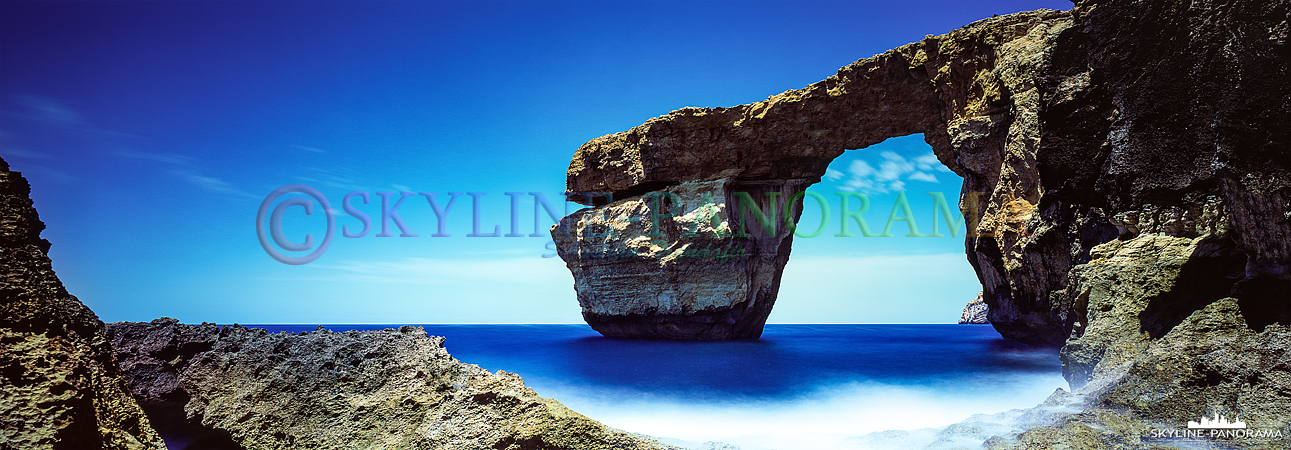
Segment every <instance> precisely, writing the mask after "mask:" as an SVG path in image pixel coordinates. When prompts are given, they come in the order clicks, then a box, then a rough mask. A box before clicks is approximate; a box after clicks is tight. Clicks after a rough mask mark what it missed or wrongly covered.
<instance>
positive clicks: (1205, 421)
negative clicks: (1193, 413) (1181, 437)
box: [1188, 413, 1246, 430]
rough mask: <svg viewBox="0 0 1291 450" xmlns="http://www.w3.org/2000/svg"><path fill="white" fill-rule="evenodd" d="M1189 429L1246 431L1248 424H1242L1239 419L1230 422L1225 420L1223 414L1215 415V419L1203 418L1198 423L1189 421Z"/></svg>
mask: <svg viewBox="0 0 1291 450" xmlns="http://www.w3.org/2000/svg"><path fill="white" fill-rule="evenodd" d="M1188 428H1192V429H1207V428H1223V429H1243V430H1245V429H1246V422H1242V421H1241V420H1238V419H1237V418H1234V419H1233V422H1229V421H1228V419H1227V418H1225V417H1224V415H1223V414H1220V413H1215V416H1214V417H1206V416H1201V420H1200V421H1198V422H1193V421H1191V420H1189V421H1188Z"/></svg>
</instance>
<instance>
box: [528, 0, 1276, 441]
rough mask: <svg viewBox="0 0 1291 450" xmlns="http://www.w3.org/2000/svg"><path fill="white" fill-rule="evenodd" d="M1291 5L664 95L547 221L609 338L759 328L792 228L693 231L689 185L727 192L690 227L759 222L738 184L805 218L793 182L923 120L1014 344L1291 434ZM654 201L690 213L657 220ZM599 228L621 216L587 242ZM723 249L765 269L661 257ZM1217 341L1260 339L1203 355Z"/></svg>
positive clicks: (584, 167) (1120, 392)
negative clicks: (760, 92)
mask: <svg viewBox="0 0 1291 450" xmlns="http://www.w3.org/2000/svg"><path fill="white" fill-rule="evenodd" d="M1289 9H1291V7H1289V5H1288V3H1286V2H1285V1H1280V0H1240V1H1235V2H1218V1H1210V0H1198V1H1183V0H1106V1H1096V0H1088V1H1081V2H1078V3H1077V5H1076V7H1075V8H1073V9H1072V10H1071V11H1068V12H1057V11H1037V12H1027V13H1018V14H1013V15H1008V16H1002V17H996V18H991V19H986V20H983V21H979V22H976V23H973V24H970V25H968V26H965V27H964V28H961V29H959V30H956V31H953V32H951V33H948V34H946V35H942V36H935V37H928V38H926V39H924V40H923V41H920V42H916V43H913V44H909V45H906V46H903V47H900V48H897V49H895V50H892V51H889V52H887V53H884V54H882V55H877V56H874V57H872V58H868V59H864V60H860V61H857V62H856V63H853V64H851V65H848V66H847V67H844V68H842V69H840V70H839V72H838V73H837V74H836V75H834V76H831V77H829V78H827V79H826V80H824V81H822V82H819V83H816V84H813V85H811V86H808V87H807V88H804V89H801V90H796V91H789V92H785V93H783V94H780V95H776V96H774V97H771V98H769V99H768V100H766V101H763V102H758V103H753V104H748V105H740V106H736V107H731V108H711V109H701V108H685V109H681V110H678V111H674V112H672V113H670V114H668V115H666V116H663V117H658V118H655V119H651V120H649V121H647V122H646V123H645V124H643V125H640V126H638V127H636V128H633V129H631V130H628V131H625V132H621V133H617V134H613V135H608V136H603V137H600V138H597V139H594V140H592V141H591V142H588V143H587V144H585V145H583V146H582V147H581V148H580V149H579V150H578V151H577V152H576V153H575V155H574V158H573V161H572V162H571V163H570V168H569V172H568V190H569V196H570V198H572V199H574V200H576V201H580V202H583V203H585V204H589V205H599V206H598V207H597V208H595V209H591V210H585V211H581V212H579V213H576V214H573V215H571V216H569V217H566V218H565V219H563V220H562V221H561V223H560V224H559V225H558V226H557V227H555V228H553V234H554V235H555V236H556V240H557V244H558V246H559V248H560V254H561V256H562V257H563V258H564V259H565V261H566V263H567V265H568V266H569V268H570V270H571V271H572V272H573V273H574V276H575V280H576V285H575V287H576V289H577V291H578V297H579V302H580V304H581V305H582V306H583V310H584V315H585V317H588V321H589V323H591V324H592V325H593V326H594V327H597V329H598V330H600V331H602V332H603V333H606V334H607V335H628V336H646V337H651V336H657V337H674V338H675V337H683V338H726V337H751V336H756V334H757V333H756V331H753V332H748V331H743V330H744V328H741V327H740V326H736V325H735V324H749V323H760V321H762V320H765V315H766V313H768V312H769V311H770V307H771V304H772V303H773V302H774V300H775V294H776V291H777V289H778V283H779V268H780V267H782V265H783V262H784V261H786V260H787V257H788V253H789V251H790V245H791V240H792V235H791V234H788V233H784V232H782V231H781V232H777V233H764V234H762V235H749V236H738V235H729V234H727V235H721V234H716V233H714V234H708V235H704V234H702V233H690V234H685V233H684V230H688V229H689V228H687V227H686V226H685V225H686V224H688V223H689V222H687V221H693V220H694V219H693V217H695V216H694V215H693V214H692V212H695V211H699V209H700V208H698V207H695V206H694V203H687V202H686V201H685V200H684V199H686V198H695V196H696V194H693V193H691V194H686V195H682V194H681V192H682V191H686V192H690V191H693V190H694V189H695V188H694V187H693V186H696V185H699V184H702V183H710V184H716V185H720V186H721V189H714V190H712V192H715V193H721V195H713V196H711V197H712V198H714V199H718V198H721V199H722V200H723V201H724V203H718V202H716V201H715V202H713V204H714V205H715V206H716V209H717V210H718V211H720V212H721V213H723V214H725V215H719V219H717V220H708V219H705V220H703V221H701V222H703V223H706V224H708V228H711V229H713V230H722V229H724V228H725V229H735V228H736V227H739V226H740V225H741V222H742V220H741V219H747V217H743V213H739V212H734V211H733V210H732V208H733V207H735V206H736V204H735V202H734V199H735V197H734V196H733V195H732V194H731V193H730V192H732V191H733V190H734V189H732V186H742V185H757V186H759V187H760V188H761V191H770V192H778V193H779V194H778V195H777V196H767V195H763V194H760V193H759V192H754V193H753V194H754V195H753V196H754V198H755V199H758V198H763V199H766V200H765V201H766V202H768V203H770V202H774V201H777V200H772V199H773V198H775V199H779V200H780V201H783V200H784V199H785V198H786V197H788V198H789V200H791V201H790V202H789V203H790V204H789V205H787V206H781V209H788V210H789V213H788V214H787V216H791V217H792V216H794V215H795V214H796V211H797V208H799V207H800V206H799V204H793V203H794V201H796V202H799V203H800V202H801V199H802V198H803V197H793V196H792V195H790V194H793V193H797V192H801V191H802V190H803V189H805V188H806V186H807V185H810V184H811V183H814V182H816V181H818V180H819V177H820V176H821V175H823V173H824V171H825V167H826V165H827V164H828V163H829V161H830V160H832V159H833V158H834V157H836V156H838V155H839V154H841V153H842V152H843V151H844V150H845V149H857V148H863V147H865V146H868V145H871V144H874V143H877V142H880V141H882V140H883V139H885V138H888V137H893V136H901V135H905V134H911V133H923V135H924V137H925V140H926V141H927V142H928V143H929V144H930V145H931V146H932V148H933V150H934V151H935V153H936V155H937V157H938V159H940V161H941V162H942V163H944V164H945V165H946V166H947V167H949V168H950V169H952V170H953V171H955V172H956V173H957V174H959V175H960V176H962V177H963V178H964V186H963V188H962V192H963V193H964V197H963V198H961V199H960V202H959V207H960V210H961V211H962V212H963V213H964V216H965V217H966V218H967V222H968V223H969V224H970V234H969V237H968V238H967V239H966V250H967V256H968V259H969V262H970V263H972V265H973V267H974V269H975V270H976V272H977V275H978V277H979V279H980V280H981V282H982V287H983V300H984V301H985V303H986V304H987V305H988V306H989V319H990V322H991V324H992V325H993V326H994V327H995V328H996V329H997V330H998V331H999V332H1000V333H1001V334H1002V335H1003V336H1006V337H1009V338H1013V339H1017V340H1019V341H1023V342H1027V343H1031V344H1036V345H1054V346H1058V345H1062V346H1064V350H1063V352H1062V357H1063V360H1064V370H1065V372H1066V375H1067V377H1068V379H1069V380H1070V381H1071V383H1072V385H1073V386H1076V387H1082V389H1083V391H1082V392H1087V393H1096V394H1097V398H1100V399H1103V400H1102V401H1105V402H1106V405H1107V406H1109V407H1116V408H1121V409H1129V410H1131V411H1132V412H1135V413H1142V414H1146V415H1150V416H1153V417H1169V418H1171V419H1177V418H1182V417H1184V416H1185V415H1192V416H1199V415H1200V414H1201V412H1200V411H1193V410H1194V409H1196V408H1201V407H1203V406H1205V408H1210V409H1221V410H1226V411H1230V412H1233V413H1238V414H1241V415H1242V416H1243V417H1247V416H1251V417H1256V416H1258V417H1262V418H1264V419H1262V420H1266V421H1267V422H1268V424H1269V426H1278V427H1281V426H1286V421H1287V420H1286V417H1287V416H1286V415H1285V414H1282V415H1281V416H1279V414H1280V412H1281V411H1284V410H1285V408H1286V406H1285V405H1287V404H1288V403H1291V398H1288V397H1286V394H1285V393H1286V392H1291V390H1287V389H1286V387H1285V384H1284V383H1285V380H1286V379H1288V376H1291V372H1289V371H1288V368H1287V366H1286V365H1285V364H1284V363H1282V362H1275V361H1283V360H1285V359H1286V350H1285V347H1283V348H1282V349H1281V350H1274V349H1276V348H1277V347H1276V344H1275V343H1277V342H1281V341H1280V339H1282V338H1281V337H1280V336H1281V334H1280V333H1283V330H1282V329H1281V328H1279V327H1280V326H1282V325H1287V324H1289V323H1291V271H1289V270H1288V269H1289V268H1291V83H1287V82H1286V80H1288V79H1291V73H1288V64H1289V62H1291V46H1288V44H1287V40H1288V39H1287V38H1288V22H1289V21H1291V10H1289ZM595 192H600V193H601V194H591V193H595ZM607 192H608V193H612V194H613V200H614V202H612V203H608V204H606V202H604V201H602V200H601V199H602V198H604V197H606V195H605V194H604V193H607ZM649 192H671V193H673V194H675V196H676V197H679V198H682V199H683V200H682V201H680V202H677V203H679V204H682V205H683V207H682V208H680V209H679V210H678V211H677V212H678V213H677V214H674V215H672V216H671V217H662V218H661V217H658V213H659V212H660V211H663V210H661V209H658V208H654V209H649V208H646V207H645V206H647V203H646V202H647V201H648V200H645V199H647V198H648V197H649V196H648V195H645V194H647V193H649ZM653 195H654V196H655V197H660V196H662V197H666V198H672V197H670V196H669V195H667V194H653ZM633 227H636V228H633ZM603 229H614V230H618V231H620V232H619V233H617V234H615V233H609V234H601V235H599V236H601V237H599V238H596V239H587V238H584V236H586V234H587V233H595V232H597V231H598V230H603ZM677 230H683V231H681V232H679V231H677ZM643 233H646V234H647V235H649V236H650V237H648V238H643V237H642V236H643ZM644 242H649V243H650V245H651V247H649V250H650V251H641V249H642V248H643V247H641V245H643V243H644ZM722 245H735V246H740V247H742V248H748V249H753V248H757V249H758V251H759V252H761V253H757V264H759V265H757V266H756V267H751V268H744V269H740V268H733V267H727V266H723V265H722V264H720V263H717V262H715V261H706V260H703V259H699V260H692V261H689V262H688V264H685V265H683V264H676V263H673V260H669V258H672V257H674V255H678V254H680V255H684V254H685V252H686V250H687V249H689V248H695V247H699V248H709V247H719V246H722ZM772 249H774V252H775V254H774V255H769V254H766V253H765V252H767V251H771V250H772ZM624 250H626V251H624ZM604 254H621V255H626V256H625V257H623V258H620V259H617V260H611V259H607V258H597V257H596V255H604ZM776 264H779V265H778V266H777V265H776ZM740 270H752V272H740ZM752 273H758V274H763V273H771V274H773V275H774V276H772V277H770V278H760V277H755V276H749V274H752ZM616 277H617V278H616ZM712 279H727V280H731V281H728V282H726V283H719V284H714V283H712V282H711V281H709V280H712ZM750 283H751V284H750ZM656 285H657V286H659V287H657V288H656V287H654V286H656ZM643 286H651V287H649V288H642V287H643ZM660 292H666V293H668V295H659V293H660ZM714 292H720V293H726V294H727V295H724V296H721V295H712V293H714ZM696 318H697V319H696ZM606 322H613V323H614V324H615V326H614V327H605V326H598V324H599V323H606ZM691 322H702V323H714V322H721V323H724V324H729V325H728V326H727V327H728V328H731V329H734V330H741V332H739V333H736V332H731V333H712V332H710V331H709V330H712V329H714V328H719V327H708V328H702V327H693V326H690V325H689V323H691ZM1277 324H1280V325H1277ZM661 329H667V330H669V332H667V333H661V332H659V331H658V330H661ZM677 330H680V331H677ZM1221 349H1227V350H1224V351H1227V352H1229V353H1232V354H1234V355H1241V354H1247V353H1253V354H1261V353H1260V352H1265V351H1266V350H1260V349H1268V350H1267V352H1269V353H1268V354H1267V355H1265V356H1262V357H1260V358H1257V359H1258V361H1249V362H1243V363H1232V364H1221V363H1220V362H1219V361H1211V360H1210V359H1206V358H1207V357H1204V356H1203V355H1208V354H1211V353H1212V352H1215V351H1219V350H1221ZM1207 361H1210V362H1207ZM1165 366H1171V367H1180V368H1181V369H1180V370H1178V371H1164V372H1163V371H1161V370H1160V367H1165ZM1153 368H1156V370H1153ZM1185 369H1186V370H1185ZM1136 374H1137V375H1136ZM1242 377H1246V378H1242ZM1251 377H1255V378H1251ZM1243 380H1245V381H1243ZM1134 386H1143V388H1142V389H1140V388H1136V387H1134ZM1154 389H1155V390H1154ZM1163 392H1165V393H1166V394H1164V395H1163ZM1196 392H1205V394H1204V395H1196V396H1195V397H1196V399H1200V400H1195V401H1192V402H1187V403H1182V405H1186V407H1184V406H1177V407H1173V406H1167V405H1168V404H1171V403H1170V402H1172V401H1174V400H1172V399H1176V398H1177V397H1178V396H1183V395H1189V394H1188V393H1194V394H1195V393H1196ZM1252 399H1258V400H1252ZM1279 417H1281V418H1279Z"/></svg>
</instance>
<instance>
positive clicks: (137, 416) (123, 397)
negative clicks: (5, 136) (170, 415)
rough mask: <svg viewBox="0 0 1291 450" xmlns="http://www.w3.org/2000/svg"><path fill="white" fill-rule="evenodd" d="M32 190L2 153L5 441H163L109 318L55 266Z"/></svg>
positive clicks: (12, 444)
mask: <svg viewBox="0 0 1291 450" xmlns="http://www.w3.org/2000/svg"><path fill="white" fill-rule="evenodd" d="M30 193H31V186H30V185H28V184H27V180H26V179H24V178H23V177H22V175H20V174H19V173H17V172H10V171H9V164H8V163H6V162H5V161H4V160H0V268H3V270H4V275H3V277H0V399H3V401H0V443H3V444H4V445H0V446H3V447H5V448H22V449H69V450H82V449H164V448H165V446H164V444H163V443H162V441H161V438H160V437H159V436H158V435H157V433H156V432H155V431H153V429H152V428H151V426H150V425H149V423H148V419H147V418H146V417H145V416H144V413H143V411H142V410H141V409H140V408H139V405H138V404H137V403H135V400H134V398H132V397H130V393H129V391H128V390H127V389H126V386H125V383H124V382H123V381H122V380H121V378H120V376H119V374H118V371H117V365H116V360H115V358H113V356H112V349H111V348H110V347H109V346H108V342H107V340H106V339H104V336H103V322H100V321H99V318H98V317H97V316H95V315H94V312H93V311H90V309H89V308H87V307H85V305H84V304H82V303H81V302H80V300H77V299H76V297H74V296H72V295H70V294H68V293H67V290H66V289H64V288H63V284H62V282H60V281H59V280H58V277H56V276H55V275H54V270H53V268H52V267H51V265H50V261H49V257H48V256H47V255H46V252H48V251H49V247H50V244H49V241H46V240H44V239H41V238H40V232H41V231H42V230H44V229H45V224H44V223H43V222H41V221H40V218H39V217H38V216H37V214H36V210H35V208H33V207H32V202H31V198H30Z"/></svg>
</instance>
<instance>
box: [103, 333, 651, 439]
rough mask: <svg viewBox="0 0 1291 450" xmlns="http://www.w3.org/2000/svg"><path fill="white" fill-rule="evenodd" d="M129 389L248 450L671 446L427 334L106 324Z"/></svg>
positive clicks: (144, 398)
mask: <svg viewBox="0 0 1291 450" xmlns="http://www.w3.org/2000/svg"><path fill="white" fill-rule="evenodd" d="M108 332H109V335H110V337H111V339H112V343H113V347H114V348H115V349H116V351H117V356H118V358H119V359H120V361H121V367H122V370H123V372H124V373H125V374H126V378H127V379H128V380H129V383H130V389H131V390H132V391H133V392H134V393H135V395H137V396H138V397H139V398H140V399H142V400H143V401H145V402H154V403H155V402H174V401H182V402H184V407H183V410H184V411H185V412H186V414H187V415H188V417H189V418H190V420H192V421H195V422H198V423H200V424H201V425H202V426H204V427H206V428H208V429H211V430H218V431H220V432H223V433H227V435H228V436H230V437H231V438H232V440H233V441H234V442H236V443H237V444H238V445H240V446H242V447H244V448H246V449H281V448H314V449H357V448H371V449H388V448H427V449H460V450H476V449H512V450H518V449H536V448H543V449H578V450H582V449H606V450H610V449H613V450H619V449H629V450H630V449H642V450H644V449H665V448H671V447H668V446H665V445H662V444H659V443H658V442H655V441H653V440H650V439H645V438H640V437H636V436H633V435H630V434H628V433H624V432H621V431H618V430H614V429H611V428H608V427H606V426H604V425H602V424H600V423H598V422H596V421H593V420H591V419H588V418H586V417H583V416H582V415H579V414H578V413H576V412H574V411H571V410H569V409H568V408H566V407H565V406H564V405H561V404H560V403H559V402H557V401H555V400H552V399H547V398H542V397H539V396H538V395H537V394H536V393H534V391H533V390H531V389H529V388H528V387H525V385H524V383H523V381H522V380H521V379H520V377H519V376H517V375H515V374H511V373H506V372H501V371H499V372H497V373H490V372H488V371H486V370H484V369H481V368H480V367H479V366H476V365H473V364H464V363H462V362H460V361H458V360H457V359H455V358H453V357H452V356H451V355H449V354H448V352H447V351H446V350H444V347H443V343H444V338H442V337H432V336H427V335H426V332H425V331H424V330H423V329H422V328H421V327H401V328H399V329H386V330H378V331H347V332H344V333H333V332H330V331H327V330H325V329H321V327H320V329H319V330H316V331H314V332H311V333H298V334H293V333H277V334H270V333H268V332H266V331H265V330H262V329H252V328H245V327H240V326H237V325H234V326H225V327H218V326H216V325H213V324H202V325H184V324H180V323H177V321H175V320H174V319H157V320H154V321H152V322H151V323H132V322H121V323H113V324H109V325H108Z"/></svg>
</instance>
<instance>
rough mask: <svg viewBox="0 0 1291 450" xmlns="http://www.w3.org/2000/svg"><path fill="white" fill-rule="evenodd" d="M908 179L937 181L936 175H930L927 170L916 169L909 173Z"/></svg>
mask: <svg viewBox="0 0 1291 450" xmlns="http://www.w3.org/2000/svg"><path fill="white" fill-rule="evenodd" d="M910 179H911V180H919V181H927V182H929V183H937V182H938V181H937V177H934V176H932V174H930V173H928V172H918V171H916V172H913V173H911V174H910Z"/></svg>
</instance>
